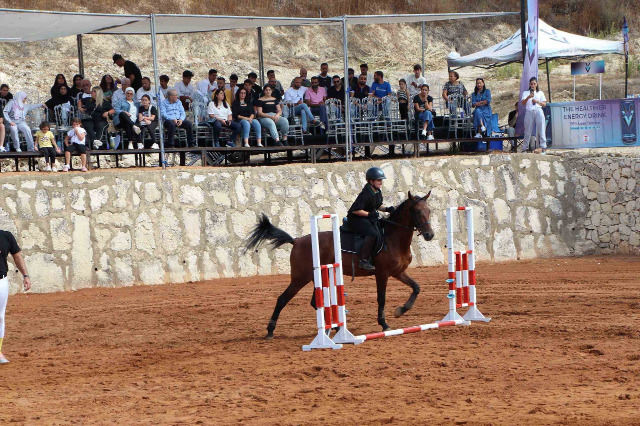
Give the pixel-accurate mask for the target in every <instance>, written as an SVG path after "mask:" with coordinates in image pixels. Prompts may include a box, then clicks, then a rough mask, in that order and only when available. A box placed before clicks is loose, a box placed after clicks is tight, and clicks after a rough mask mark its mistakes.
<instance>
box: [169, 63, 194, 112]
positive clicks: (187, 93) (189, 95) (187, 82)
mask: <svg viewBox="0 0 640 426" xmlns="http://www.w3.org/2000/svg"><path fill="white" fill-rule="evenodd" d="M192 78H193V73H192V72H191V71H189V70H185V71H184V72H183V73H182V80H181V81H179V82H177V83H176V85H175V86H173V88H174V89H175V90H176V92H178V97H179V98H180V102H182V107H183V108H184V109H185V110H187V109H189V103H191V102H193V94H194V93H195V89H194V88H193V85H192V84H191V79H192Z"/></svg>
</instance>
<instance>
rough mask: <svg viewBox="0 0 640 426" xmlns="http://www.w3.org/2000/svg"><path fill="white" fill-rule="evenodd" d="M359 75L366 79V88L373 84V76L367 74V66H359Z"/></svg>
mask: <svg viewBox="0 0 640 426" xmlns="http://www.w3.org/2000/svg"><path fill="white" fill-rule="evenodd" d="M360 74H361V75H364V76H365V77H366V82H367V86H369V87H371V85H372V84H373V75H372V74H369V65H367V64H360Z"/></svg>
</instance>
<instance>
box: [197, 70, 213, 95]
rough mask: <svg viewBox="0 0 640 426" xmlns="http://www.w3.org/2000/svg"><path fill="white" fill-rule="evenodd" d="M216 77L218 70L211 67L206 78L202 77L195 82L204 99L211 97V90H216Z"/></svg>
mask: <svg viewBox="0 0 640 426" xmlns="http://www.w3.org/2000/svg"><path fill="white" fill-rule="evenodd" d="M217 78H218V70H216V69H213V68H211V69H210V70H209V74H208V75H207V78H205V79H202V80H200V81H199V82H198V84H196V89H197V90H198V93H200V94H201V95H202V96H203V97H204V98H205V99H211V95H212V94H213V91H214V90H216V88H217V86H216V79H217Z"/></svg>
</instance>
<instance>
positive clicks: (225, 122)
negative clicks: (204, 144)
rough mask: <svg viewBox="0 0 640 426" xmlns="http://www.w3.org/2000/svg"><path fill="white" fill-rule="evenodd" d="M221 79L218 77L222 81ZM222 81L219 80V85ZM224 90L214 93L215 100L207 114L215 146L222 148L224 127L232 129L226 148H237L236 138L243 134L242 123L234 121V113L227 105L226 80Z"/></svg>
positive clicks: (208, 108)
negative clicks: (221, 137)
mask: <svg viewBox="0 0 640 426" xmlns="http://www.w3.org/2000/svg"><path fill="white" fill-rule="evenodd" d="M220 78H221V77H218V79H220ZM219 83H220V80H218V85H219ZM222 87H223V88H222V89H220V88H218V89H216V91H215V92H213V100H212V101H211V102H209V106H208V107H207V114H209V118H210V120H209V125H211V127H212V128H213V146H216V147H218V146H220V132H222V128H223V127H229V128H230V129H231V137H230V138H229V141H228V142H227V144H226V146H236V143H235V141H236V137H237V136H238V135H239V134H240V132H242V126H241V125H240V123H237V122H235V121H233V113H232V112H231V108H230V107H229V104H228V103H227V94H226V93H225V89H224V79H223V80H222Z"/></svg>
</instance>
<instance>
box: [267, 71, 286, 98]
mask: <svg viewBox="0 0 640 426" xmlns="http://www.w3.org/2000/svg"><path fill="white" fill-rule="evenodd" d="M267 81H268V82H269V84H271V87H272V88H274V89H278V91H279V92H280V96H282V94H283V93H284V87H282V84H280V82H279V81H278V80H276V72H275V71H274V70H269V71H267ZM272 82H275V85H274V84H273V83H272Z"/></svg>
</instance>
